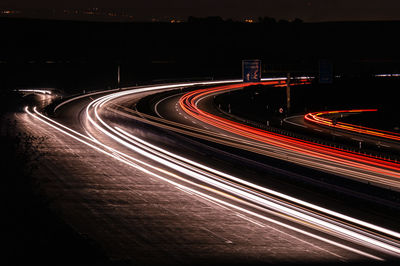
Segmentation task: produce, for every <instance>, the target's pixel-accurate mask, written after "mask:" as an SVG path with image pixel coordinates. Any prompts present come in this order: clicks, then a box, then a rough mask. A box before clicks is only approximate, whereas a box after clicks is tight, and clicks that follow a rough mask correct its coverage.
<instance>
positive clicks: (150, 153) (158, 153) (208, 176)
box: [26, 84, 400, 259]
mask: <svg viewBox="0 0 400 266" xmlns="http://www.w3.org/2000/svg"><path fill="white" fill-rule="evenodd" d="M190 85H191V84H185V86H190ZM175 86H176V87H178V85H175ZM179 86H182V85H179ZM154 88H158V89H160V86H159V87H153V88H147V89H143V90H130V91H123V92H117V93H114V94H112V95H107V96H104V97H101V98H99V99H97V100H95V101H93V102H91V103H90V104H89V105H88V106H87V109H86V114H87V119H88V120H89V122H90V123H91V124H93V125H94V126H95V127H96V128H97V129H98V130H100V131H101V132H103V133H105V134H106V135H108V136H110V137H111V138H113V139H114V140H116V141H118V142H119V143H121V144H123V145H124V146H126V147H129V148H130V149H133V150H135V151H136V152H138V153H140V154H142V155H144V156H145V157H148V158H151V159H152V160H155V161H157V162H159V163H160V162H161V163H162V164H164V165H167V166H168V167H169V168H173V169H175V170H177V171H179V172H182V173H184V174H186V175H189V176H192V177H194V178H196V179H198V180H201V181H203V182H205V183H209V184H212V185H213V186H215V187H220V189H223V190H225V191H229V192H231V193H232V194H234V195H235V194H237V195H239V196H240V197H241V198H246V199H248V200H250V201H252V202H256V203H257V204H259V205H262V206H268V208H271V209H276V210H279V211H280V212H283V213H287V214H288V215H290V216H292V217H295V218H298V219H301V220H305V221H307V223H315V224H317V225H319V226H322V227H325V228H329V230H330V231H335V232H338V233H339V234H340V235H342V236H346V237H347V238H352V239H353V241H355V242H358V243H363V244H364V245H365V244H367V246H368V245H375V246H377V247H380V248H383V249H386V250H390V251H392V252H394V253H396V254H400V249H398V247H397V243H394V242H392V241H389V240H388V239H382V238H378V239H373V238H371V237H378V236H376V235H372V234H370V233H367V235H366V236H363V235H361V233H364V234H365V233H366V232H361V230H359V232H353V231H350V229H349V228H350V227H349V226H347V225H346V227H347V228H341V227H340V226H343V224H340V226H339V225H338V224H339V223H338V222H337V221H333V224H330V222H332V220H331V219H330V220H329V221H325V220H320V219H318V218H317V217H315V216H316V215H315V214H312V213H311V215H310V214H308V215H305V214H304V213H302V212H303V211H304V210H303V209H302V208H303V207H301V206H300V207H296V206H293V205H290V204H287V205H283V206H280V205H279V204H282V202H281V201H280V202H279V203H277V202H276V199H274V200H275V202H274V200H272V201H269V200H271V199H268V200H267V199H265V195H262V194H259V193H258V192H257V191H254V190H253V189H255V190H259V191H262V192H265V193H268V194H272V195H274V196H276V197H279V198H283V199H285V200H288V201H291V202H294V203H296V204H299V205H302V206H304V207H306V208H311V209H314V210H316V211H319V212H324V213H326V214H328V215H332V216H336V217H338V218H340V219H342V220H347V221H349V222H351V223H356V224H359V225H360V226H364V227H367V228H370V229H371V230H374V231H379V232H382V233H384V234H387V235H391V236H393V237H396V238H399V234H398V233H396V232H393V231H391V230H388V229H385V228H382V227H378V226H375V225H372V224H369V223H366V222H363V221H360V220H357V219H354V218H351V217H348V216H345V215H342V214H338V213H335V212H333V211H330V210H327V209H324V208H321V207H318V206H316V205H313V204H310V203H307V202H304V201H301V200H298V199H295V198H293V197H290V196H287V195H284V194H282V193H279V192H276V191H272V190H269V189H266V188H263V187H260V186H257V185H255V184H252V183H250V182H246V181H244V180H241V179H239V178H236V177H233V176H231V175H228V174H225V173H223V172H220V171H217V170H215V169H212V168H209V167H207V166H204V165H201V164H199V163H196V162H193V161H190V160H188V159H186V158H184V157H181V156H178V155H175V154H173V153H170V152H168V151H165V150H163V149H161V148H160V147H157V146H154V145H152V144H150V143H147V142H145V141H143V140H141V139H139V138H137V137H135V136H132V135H130V134H129V133H127V132H125V131H123V130H122V129H120V128H118V127H117V128H116V129H113V128H112V127H110V126H108V125H107V124H106V123H105V122H104V121H103V120H101V118H100V116H99V115H98V112H97V109H98V108H101V107H102V106H103V105H104V104H105V103H106V102H108V101H110V100H113V99H115V98H118V97H121V96H125V95H128V94H132V93H137V92H142V91H147V90H151V89H154ZM166 88H167V87H166ZM169 88H172V87H169ZM90 108H93V109H94V113H95V117H96V120H98V121H100V122H101V124H102V125H103V126H105V127H106V128H107V129H108V130H109V131H111V132H113V133H114V134H116V135H113V134H111V133H109V132H108V131H107V130H105V129H104V128H102V127H101V126H100V125H98V124H97V123H96V122H95V121H94V120H93V119H92V118H91V117H90V113H89V111H90ZM34 111H35V113H36V115H34V114H32V113H30V112H29V110H28V109H26V112H27V113H28V114H30V115H32V116H34V117H35V118H37V119H39V120H41V121H43V122H44V123H46V124H48V125H50V126H52V127H54V128H56V129H57V130H59V131H60V132H62V133H64V134H66V135H69V136H71V137H73V138H74V139H76V140H78V141H80V142H82V143H84V144H86V145H88V146H90V147H92V148H94V149H96V150H98V151H100V152H102V153H104V154H106V155H108V156H111V157H113V158H115V159H117V160H119V161H121V162H123V163H126V164H128V165H130V166H132V167H135V168H138V169H139V170H142V171H144V172H145V173H148V174H151V175H152V176H155V177H157V178H160V179H162V180H164V181H167V182H169V183H171V184H173V185H175V186H177V187H179V188H181V189H186V190H188V191H191V192H193V193H194V194H197V195H202V196H203V197H207V198H209V199H212V200H213V201H216V202H219V203H220V204H223V205H225V206H229V207H231V208H234V209H237V210H240V211H242V212H245V213H248V214H250V215H252V216H255V217H257V218H260V219H263V220H268V221H270V222H274V223H276V224H277V223H279V224H280V223H281V222H279V221H276V220H273V219H271V218H268V217H265V216H263V215H260V214H258V213H254V212H252V211H250V210H247V209H244V208H241V207H239V206H236V205H233V204H230V203H228V202H225V201H222V200H220V199H217V198H214V197H212V196H210V195H207V194H204V193H202V192H200V191H196V190H193V189H192V188H189V187H186V186H183V185H181V184H179V183H176V182H174V181H171V180H169V179H166V178H164V177H162V176H159V175H158V174H155V173H153V172H151V171H149V170H147V169H146V168H143V167H141V166H140V165H138V164H137V163H139V164H142V165H145V166H146V167H150V168H152V169H154V170H157V171H159V172H162V173H163V174H167V175H169V176H171V177H173V178H179V180H180V181H184V182H187V183H188V182H189V183H190V184H191V185H196V186H197V187H201V188H202V189H206V190H208V191H213V192H214V193H218V194H219V195H223V196H224V197H227V196H229V195H226V194H225V193H222V192H216V191H215V190H213V189H211V188H207V187H205V186H203V185H200V184H197V183H193V182H190V181H188V180H186V179H184V180H182V178H181V177H178V176H177V175H175V174H173V173H170V172H168V171H165V170H163V169H159V168H156V167H154V166H152V165H150V164H147V163H145V162H143V161H140V160H138V159H135V158H132V157H131V156H129V155H126V154H124V153H122V152H120V151H117V150H115V149H113V148H111V147H108V146H107V145H105V144H102V143H100V142H96V141H95V140H93V139H91V138H89V137H87V136H85V135H82V134H80V133H78V132H75V131H73V130H72V129H69V128H68V127H65V126H64V125H62V124H59V123H58V122H56V121H54V120H50V119H49V118H47V117H45V116H43V115H41V114H40V113H38V112H37V111H36V109H35V110H34ZM45 119H46V120H48V121H51V122H47V121H45ZM52 123H54V124H56V125H57V126H55V125H53V124H52ZM60 127H61V128H64V129H65V130H63V129H61V128H60ZM66 130H68V131H70V132H74V134H76V135H78V136H79V137H81V138H85V139H87V140H89V141H92V142H95V143H96V144H99V145H100V144H101V146H102V147H103V148H105V149H108V150H110V151H112V153H110V152H107V151H105V150H103V149H100V148H98V147H96V146H95V145H93V144H90V143H89V142H87V141H84V140H82V139H80V138H79V137H76V136H74V135H73V134H70V133H68V132H67V131H66ZM117 136H119V137H117ZM121 138H123V139H125V140H128V141H129V142H130V143H132V144H130V143H127V142H126V141H124V140H122V139H121ZM134 145H135V146H134ZM146 149H147V151H146ZM113 153H116V154H118V155H119V156H115V155H114V154H113ZM130 160H136V161H137V163H132V162H131V161H130ZM207 172H208V173H207ZM218 176H222V177H224V178H226V179H229V180H231V181H229V182H228V183H227V181H226V180H222V179H220V178H219V179H217V180H215V179H214V178H218ZM232 182H237V183H239V184H241V185H239V186H238V185H235V184H234V183H232ZM243 186H247V187H250V190H249V189H247V188H245V187H243ZM256 194H257V195H256ZM229 198H232V197H231V196H229ZM290 208H298V209H294V210H293V209H290ZM323 219H325V218H323ZM281 225H282V226H285V227H286V228H290V229H292V230H294V231H297V232H301V233H303V234H306V235H309V236H312V237H314V238H317V239H320V240H322V241H325V242H329V243H331V242H333V241H331V240H328V239H325V238H322V239H321V237H320V236H317V235H314V234H312V233H310V232H306V231H303V230H301V229H298V228H294V227H292V226H290V225H287V224H281ZM351 229H352V230H358V229H354V228H351ZM386 242H387V243H386ZM331 244H334V245H336V246H341V247H342V248H346V249H347V250H352V251H354V252H357V253H359V254H363V255H364V256H368V257H370V258H374V259H381V258H378V257H376V256H373V255H371V254H368V253H364V252H362V251H359V250H354V249H352V248H350V247H347V246H343V245H341V244H339V243H337V242H333V243H331ZM392 245H394V246H392ZM370 247H371V246H370ZM372 248H373V247H372ZM360 252H361V253H360Z"/></svg>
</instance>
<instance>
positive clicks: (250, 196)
mask: <svg viewBox="0 0 400 266" xmlns="http://www.w3.org/2000/svg"><path fill="white" fill-rule="evenodd" d="M117 97H119V95H115V98H117ZM111 99H113V96H111V97H104V98H103V99H100V100H98V101H97V102H95V103H93V102H92V105H93V108H94V114H95V117H96V120H98V121H99V122H100V123H101V124H102V125H103V126H104V127H105V128H107V130H105V129H103V128H102V127H101V126H100V125H98V124H97V123H96V122H94V119H92V118H90V115H89V107H90V105H89V106H88V108H87V114H88V117H89V121H90V122H91V123H92V124H93V125H94V126H95V127H96V128H98V129H99V130H100V131H101V132H103V133H104V134H106V135H108V136H110V137H111V138H112V139H114V140H116V141H117V142H119V143H120V144H122V145H124V146H125V147H128V148H130V149H131V150H133V151H135V152H138V153H139V154H141V155H144V156H146V157H148V158H151V159H152V160H154V161H156V162H158V163H161V164H164V165H166V166H167V167H170V168H173V169H175V170H177V171H179V172H181V173H184V174H186V175H189V176H191V177H193V178H196V179H198V180H201V181H202V182H205V183H208V184H211V185H212V186H215V187H219V188H220V189H223V190H224V191H229V192H230V193H233V194H234V195H239V196H240V197H241V198H246V199H247V200H251V201H252V202H256V203H257V204H260V205H262V206H267V207H269V208H271V209H275V210H280V211H281V212H283V213H286V214H288V215H290V216H291V217H297V218H299V219H301V220H303V221H304V220H305V221H307V222H309V223H312V224H318V225H320V226H323V227H325V228H329V230H333V231H336V232H340V233H341V234H342V235H347V236H349V235H351V236H352V237H353V238H356V239H358V240H360V239H361V240H363V241H367V242H369V243H373V244H374V245H377V246H381V247H383V248H386V249H388V250H391V251H394V252H399V251H400V250H399V249H397V248H394V249H392V248H393V247H392V246H391V245H386V244H385V243H379V241H375V240H372V241H371V240H368V237H367V238H365V237H364V236H362V235H357V233H355V234H354V232H351V231H349V230H347V229H344V228H343V227H339V226H336V225H334V224H332V223H328V222H325V221H323V220H320V219H316V218H314V217H312V215H307V216H304V215H303V214H302V213H300V212H299V211H297V210H292V209H289V208H287V207H285V206H282V205H278V204H276V203H274V202H272V201H268V200H265V199H263V198H262V197H259V196H255V195H253V194H252V193H249V192H248V191H243V190H240V189H239V188H237V187H233V186H232V185H227V184H225V183H223V182H217V181H216V180H214V179H211V178H209V177H207V176H204V173H201V172H200V173H199V172H196V171H193V170H191V169H188V168H185V167H182V164H180V163H177V162H176V161H172V162H171V161H170V160H171V159H170V160H168V159H165V157H162V156H160V154H157V153H155V151H154V150H150V151H146V150H144V149H143V148H144V146H143V145H138V143H137V142H136V143H134V145H132V144H130V143H127V142H126V141H124V140H123V139H127V136H126V135H124V134H121V133H120V132H118V131H116V130H115V129H113V128H112V127H111V126H109V125H108V124H106V123H105V122H104V121H103V120H102V119H101V118H100V116H99V114H98V110H97V109H98V107H99V106H103V105H104V104H105V103H106V102H108V101H110V100H111ZM109 131H110V132H113V134H112V133H110V132H109ZM117 136H119V137H117ZM120 137H121V138H123V139H121V138H120ZM128 141H129V139H128ZM131 142H132V139H131ZM186 166H187V165H186ZM343 217H344V216H342V218H343ZM342 226H343V225H342ZM375 229H379V228H378V227H376V228H375ZM353 230H354V229H353ZM389 231H390V230H388V231H386V232H389ZM364 233H365V232H364ZM375 237H376V236H375ZM381 240H382V239H381ZM383 241H387V240H383Z"/></svg>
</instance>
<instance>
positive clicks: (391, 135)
mask: <svg viewBox="0 0 400 266" xmlns="http://www.w3.org/2000/svg"><path fill="white" fill-rule="evenodd" d="M376 111H378V109H355V110H339V111H321V112H314V113H308V114H306V115H305V116H304V119H305V120H307V121H309V122H311V123H314V124H317V125H321V126H328V127H331V128H334V129H340V130H345V131H350V132H355V133H358V134H363V135H368V136H373V137H379V138H384V139H389V140H395V141H400V134H398V133H395V132H390V131H385V130H380V129H375V128H369V127H364V126H359V125H353V124H349V123H343V122H336V123H335V122H334V121H333V120H332V119H329V118H326V117H324V116H326V115H339V114H340V115H342V114H355V113H363V112H376Z"/></svg>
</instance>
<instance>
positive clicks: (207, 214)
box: [18, 84, 400, 264]
mask: <svg viewBox="0 0 400 266" xmlns="http://www.w3.org/2000/svg"><path fill="white" fill-rule="evenodd" d="M192 85H193V84H178V85H168V86H158V87H150V88H130V89H126V90H122V91H121V92H116V93H113V94H108V93H104V95H103V94H95V95H87V97H83V98H80V99H77V100H76V101H71V102H69V103H67V104H65V105H63V106H61V107H59V108H58V110H57V117H56V118H55V119H52V118H49V117H46V116H44V115H42V114H41V113H40V112H39V111H38V110H36V109H35V108H32V107H29V108H27V109H26V114H20V115H18V118H19V121H20V122H21V127H22V129H23V130H25V131H30V132H32V133H34V134H36V135H46V136H48V137H49V139H48V140H47V142H46V144H45V145H44V146H43V149H44V150H46V151H47V153H48V155H47V156H46V158H45V159H44V161H43V164H42V167H41V168H40V172H39V173H40V175H42V176H44V179H45V180H48V182H49V184H48V185H46V191H47V193H49V195H53V196H54V195H62V197H60V198H58V199H57V200H56V201H55V205H56V206H54V208H55V209H57V210H59V212H60V214H61V215H62V216H63V217H64V219H66V220H67V221H68V222H69V223H70V224H71V225H72V226H73V227H74V228H76V230H77V231H79V232H84V233H85V234H87V235H88V236H89V237H90V238H92V239H94V240H95V241H96V242H98V243H100V245H101V246H102V247H103V248H104V249H105V250H106V252H107V253H108V255H109V256H110V257H111V258H114V259H115V260H128V261H130V262H135V263H139V264H152V263H163V264H166V263H174V264H175V263H182V262H184V263H191V262H193V263H200V264H201V263H205V264H206V263H208V262H210V261H212V262H213V263H216V262H222V263H231V262H234V263H258V262H276V263H278V262H279V263H280V262H310V261H313V262H336V261H348V262H349V261H350V262H351V261H364V260H371V261H374V260H387V259H389V260H390V259H393V258H396V257H398V256H399V255H400V245H399V239H400V237H399V236H400V235H399V234H398V233H397V232H396V231H394V230H391V229H388V228H384V227H382V226H378V225H375V224H373V223H371V222H366V221H361V220H359V219H355V218H353V217H350V216H348V215H344V214H341V213H338V212H335V211H332V210H329V209H326V208H323V207H321V206H317V205H315V204H312V203H310V202H305V201H303V200H301V199H298V198H294V197H292V196H290V195H286V194H283V193H281V192H279V191H275V190H272V189H269V188H266V187H261V186H258V185H256V184H253V183H250V182H248V181H247V180H245V179H242V178H240V177H237V176H233V175H232V174H231V173H225V172H222V171H221V170H218V169H214V168H212V167H211V166H209V165H207V160H206V162H204V157H201V156H200V157H199V154H201V153H202V151H197V153H198V154H195V155H193V154H192V155H191V156H187V157H185V156H182V154H181V153H179V152H177V150H171V149H169V150H167V149H166V147H171V146H175V147H176V148H175V149H179V147H181V146H182V147H186V146H185V145H183V144H182V143H180V142H181V140H184V138H183V139H180V138H171V137H170V136H169V135H168V134H165V135H162V134H160V131H156V130H154V129H153V126H154V125H157V126H158V127H159V128H161V130H172V131H175V132H180V131H182V130H186V131H190V132H191V133H190V134H192V136H198V135H200V134H201V135H203V137H204V134H205V132H207V134H206V137H207V138H209V139H210V140H211V139H218V138H220V139H221V134H222V135H224V133H222V132H221V131H220V130H219V131H215V132H214V131H213V130H211V129H210V128H209V125H206V124H204V123H203V124H201V123H200V121H198V120H191V122H188V121H189V120H190V118H189V117H187V118H185V116H184V115H183V114H182V115H180V114H179V110H180V109H179V108H180V107H179V106H176V105H175V104H174V107H173V108H175V106H176V107H177V109H175V110H176V111H177V114H176V116H177V117H180V120H182V121H184V120H188V121H186V122H185V123H182V124H181V123H180V122H179V121H178V122H177V121H174V122H171V121H169V122H166V119H165V117H163V118H158V119H157V118H154V117H152V118H151V120H149V117H148V116H146V115H145V114H140V113H138V112H137V111H135V110H134V109H131V108H129V107H130V106H133V105H134V104H135V102H136V101H137V100H138V99H140V98H142V97H143V96H144V95H147V94H149V93H154V91H161V90H169V89H173V88H179V87H186V86H192ZM172 98H173V97H171V99H172ZM160 108H162V107H160ZM159 110H161V109H159ZM167 113H168V112H167ZM177 123H179V124H177ZM188 123H189V124H190V123H192V124H193V125H195V126H194V127H193V125H191V126H190V127H189V126H188ZM149 125H150V126H149ZM185 134H187V132H185ZM222 139H223V141H226V139H230V141H237V142H239V141H238V140H236V139H234V138H233V137H232V136H228V135H226V136H224V137H223V138H222ZM224 139H225V140H224ZM149 140H150V141H151V142H150V141H149ZM221 143H223V142H221ZM184 149H187V147H186V148H184ZM195 158H196V159H197V160H195Z"/></svg>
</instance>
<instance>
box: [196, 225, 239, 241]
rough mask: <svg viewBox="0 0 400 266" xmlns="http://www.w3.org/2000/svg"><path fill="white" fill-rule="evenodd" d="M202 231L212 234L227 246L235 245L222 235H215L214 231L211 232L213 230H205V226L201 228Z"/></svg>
mask: <svg viewBox="0 0 400 266" xmlns="http://www.w3.org/2000/svg"><path fill="white" fill-rule="evenodd" d="M201 229H203V230H204V231H207V232H209V233H210V234H211V235H213V236H214V237H216V238H219V239H221V240H222V241H224V242H225V243H226V244H233V242H232V241H231V240H229V239H227V238H225V237H223V236H220V235H218V234H216V233H214V232H213V231H211V230H209V229H207V228H205V227H203V226H202V227H201Z"/></svg>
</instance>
